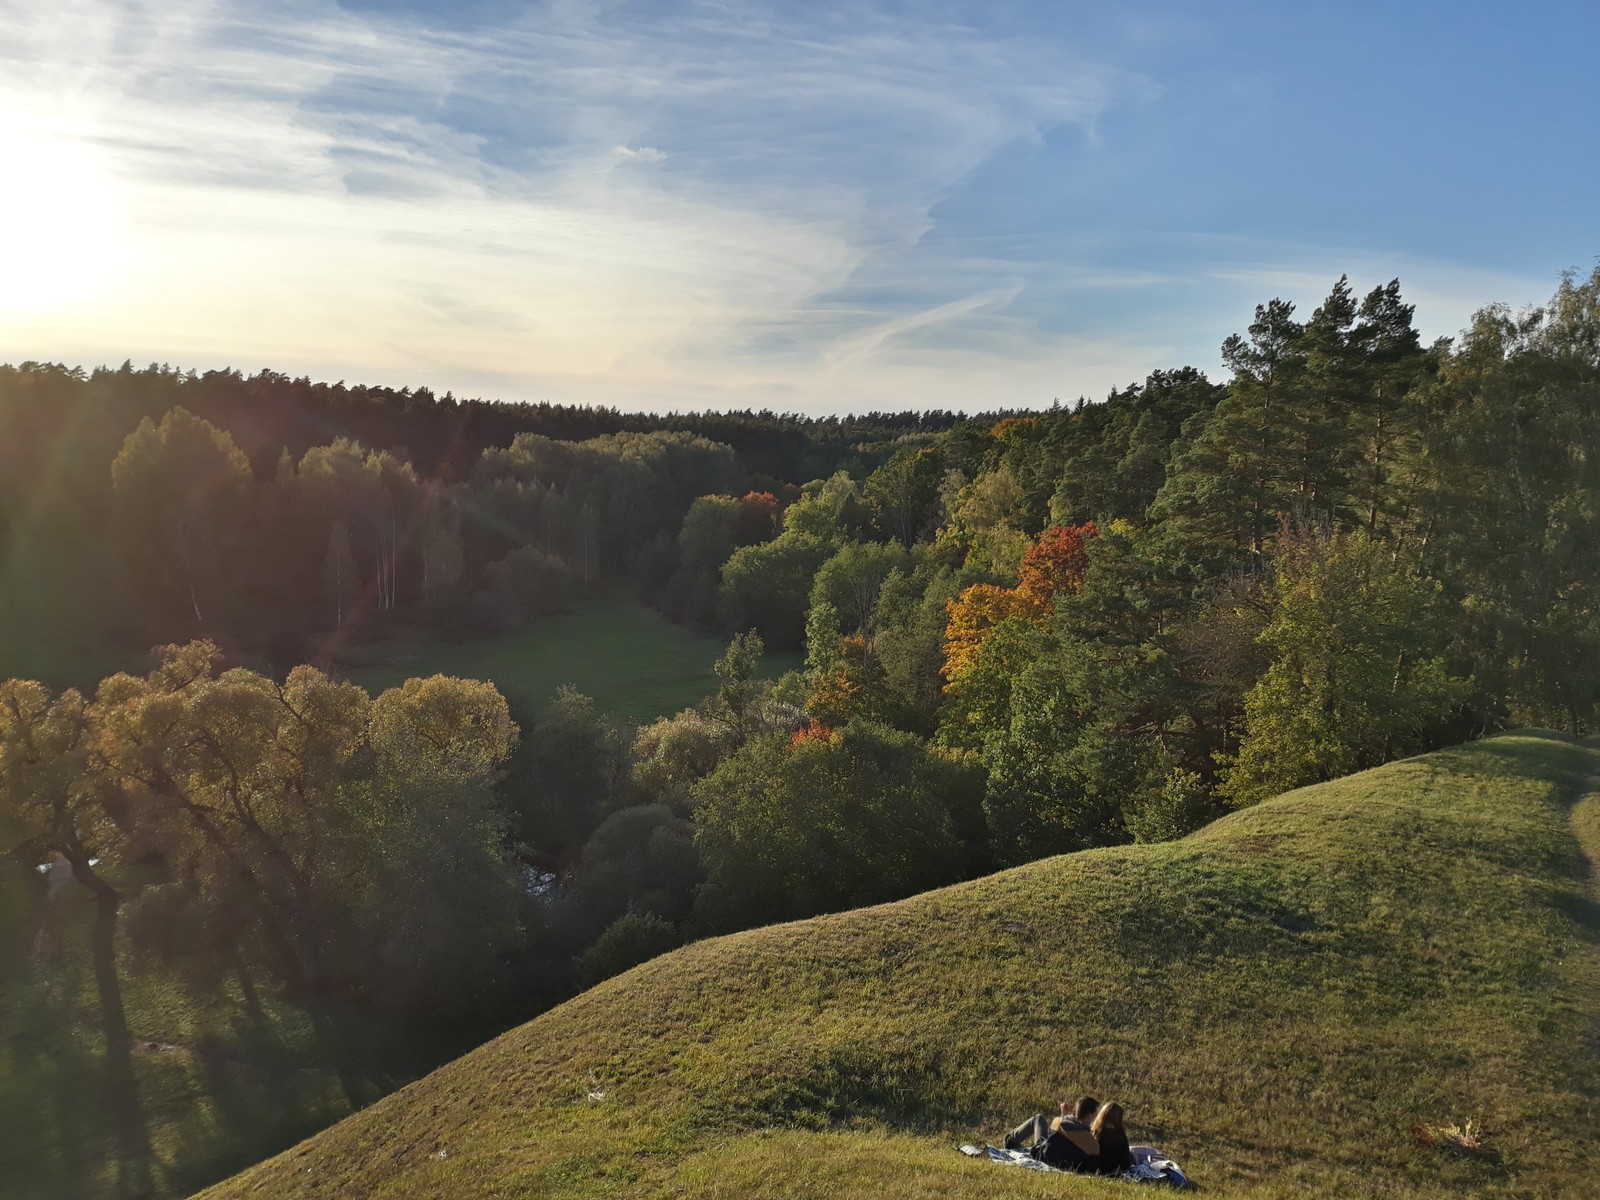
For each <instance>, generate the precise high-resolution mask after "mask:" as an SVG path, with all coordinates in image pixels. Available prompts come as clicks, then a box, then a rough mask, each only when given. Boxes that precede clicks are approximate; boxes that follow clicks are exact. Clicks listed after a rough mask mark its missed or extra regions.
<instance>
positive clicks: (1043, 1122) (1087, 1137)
mask: <svg viewBox="0 0 1600 1200" xmlns="http://www.w3.org/2000/svg"><path fill="white" fill-rule="evenodd" d="M1099 1107H1100V1103H1099V1101H1097V1100H1095V1099H1094V1098H1093V1097H1092V1096H1080V1097H1079V1098H1078V1100H1077V1102H1076V1103H1073V1102H1071V1101H1068V1100H1063V1101H1062V1102H1061V1115H1060V1116H1058V1117H1054V1118H1046V1117H1045V1115H1044V1114H1043V1113H1038V1114H1036V1115H1035V1116H1032V1117H1030V1118H1029V1119H1028V1120H1026V1121H1024V1122H1023V1123H1022V1124H1021V1125H1018V1126H1017V1127H1016V1128H1015V1129H1013V1130H1012V1131H1011V1132H1010V1133H1008V1134H1006V1140H1005V1148H1006V1149H1007V1150H1022V1149H1026V1150H1027V1151H1028V1153H1029V1154H1031V1155H1032V1156H1033V1157H1034V1158H1036V1159H1038V1160H1039V1161H1040V1162H1042V1163H1044V1164H1045V1165H1047V1166H1051V1167H1059V1168H1061V1169H1062V1170H1064V1171H1084V1172H1093V1171H1096V1170H1098V1169H1099V1167H1100V1144H1099V1143H1098V1142H1097V1141H1095V1138H1094V1134H1092V1133H1090V1132H1089V1126H1088V1125H1087V1124H1085V1123H1084V1122H1083V1121H1082V1120H1081V1119H1080V1118H1079V1117H1078V1114H1079V1113H1080V1112H1082V1111H1084V1110H1087V1111H1088V1113H1089V1115H1090V1116H1091V1117H1092V1116H1093V1115H1094V1113H1095V1112H1096V1111H1097V1110H1098V1109H1099Z"/></svg>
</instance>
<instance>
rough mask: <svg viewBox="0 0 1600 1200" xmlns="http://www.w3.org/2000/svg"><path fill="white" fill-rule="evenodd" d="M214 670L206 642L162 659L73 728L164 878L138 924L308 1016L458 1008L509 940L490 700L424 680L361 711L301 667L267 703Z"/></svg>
mask: <svg viewBox="0 0 1600 1200" xmlns="http://www.w3.org/2000/svg"><path fill="white" fill-rule="evenodd" d="M216 662H217V652H216V649H215V647H214V646H211V645H209V644H207V643H192V644H190V645H188V646H184V647H171V648H169V649H168V651H167V652H166V654H165V656H164V658H163V661H162V663H161V665H160V666H159V667H158V668H157V669H156V671H154V672H152V673H151V674H150V675H149V676H148V677H145V678H139V677H135V676H130V675H118V676H113V677H112V678H110V679H107V680H106V681H104V682H103V683H102V684H101V686H100V689H99V691H98V693H97V694H96V698H95V702H94V705H93V706H92V709H91V713H90V719H91V721H92V724H93V726H94V739H93V751H94V754H95V757H96V761H97V763H98V764H99V766H98V769H99V770H100V771H102V772H103V773H104V775H105V777H106V779H107V780H108V782H110V783H112V784H114V785H115V786H116V787H118V788H119V789H120V790H121V791H122V793H123V796H124V797H125V800H126V802H127V804H128V806H129V819H130V820H131V821H132V823H133V824H134V826H135V827H137V828H142V829H143V830H144V831H146V832H147V833H148V834H149V835H150V836H151V838H152V839H153V840H154V842H155V843H156V844H159V845H160V846H161V847H162V850H163V857H164V858H165V860H166V865H167V870H168V876H169V878H168V881H167V882H166V883H164V884H161V885H159V886H154V887H150V888H147V889H145V891H144V892H143V893H142V894H141V897H140V900H139V905H138V907H139V908H140V909H144V910H146V915H149V913H151V912H156V913H160V914H163V915H164V916H167V917H171V916H176V915H180V914H181V916H182V918H183V921H184V928H187V929H191V930H198V931H204V936H202V937H194V938H189V939H186V941H187V944H179V945H177V946H176V949H177V951H178V952H179V953H180V954H182V953H189V954H191V955H194V954H201V955H204V954H212V953H216V952H217V951H218V950H219V949H221V948H223V947H227V948H228V950H229V951H230V952H241V953H244V954H246V955H247V956H249V957H250V958H252V959H253V960H254V961H256V962H257V963H259V964H261V965H264V966H266V967H267V968H268V969H269V970H270V971H271V972H272V973H273V974H275V975H276V976H277V977H278V978H279V979H280V980H281V981H282V982H283V983H284V984H285V985H286V987H287V988H288V990H289V992H290V994H291V995H292V996H294V997H296V998H297V999H300V1000H301V1001H303V1002H306V1003H308V1004H309V1003H314V1002H315V1001H316V997H318V996H321V995H324V994H326V993H328V992H330V991H333V992H339V993H343V994H345V995H348V996H353V997H357V998H367V999H371V1000H374V1001H377V1002H381V1003H385V1004H393V1005H399V1006H403V1007H413V1006H424V1007H428V1008H432V1007H435V1006H440V1005H443V1006H449V1005H451V1004H454V1003H459V1002H462V1001H463V1000H464V999H465V998H466V997H465V995H464V994H466V993H470V991H471V984H472V982H473V981H475V980H478V979H480V978H482V977H483V976H484V975H485V974H486V972H487V970H488V968H490V967H491V966H492V963H493V961H494V957H495V955H496V954H497V953H498V952H499V951H500V950H502V949H503V948H505V947H507V946H508V945H509V944H511V943H512V941H513V940H514V939H515V937H516V936H517V916H516V913H517V906H518V886H517V878H516V875H515V873H514V872H513V871H512V870H511V867H510V864H509V862H508V861H507V859H506V857H505V855H504V852H503V849H502V845H503V827H504V822H503V818H502V817H501V816H500V814H499V811H498V809H497V807H496V804H495V798H494V792H493V782H494V777H495V775H496V774H497V772H498V769H499V764H500V763H501V762H502V761H503V760H504V759H505V757H506V755H507V753H508V752H509V750H510V747H511V745H512V743H513V742H514V740H515V737H516V727H515V725H514V724H512V722H511V720H510V717H509V715H508V712H507V710H506V705H505V702H504V700H503V699H502V698H501V697H500V696H499V693H498V692H496V691H495V690H494V688H493V686H492V685H490V684H486V683H482V682H479V681H475V680H452V679H444V678H442V677H435V678H433V679H429V680H411V681H408V683H407V684H406V686H405V687H404V688H397V689H393V690H391V691H390V692H387V693H385V694H384V695H383V696H381V697H379V698H378V700H377V701H376V702H374V701H372V700H370V699H369V698H368V696H367V695H366V693H365V692H363V691H362V690H361V689H360V688H357V687H355V686H353V685H350V684H339V683H335V682H333V681H331V680H329V679H328V678H327V677H326V676H324V675H322V674H321V673H320V672H318V671H316V670H314V669H312V668H310V667H298V668H296V669H295V670H294V671H292V672H290V674H289V677H288V678H287V680H285V681H284V682H283V683H282V684H278V683H275V682H274V681H273V680H271V679H269V678H267V677H265V676H262V675H258V674H256V673H254V672H252V671H247V670H243V669H238V668H236V669H233V670H229V671H225V672H223V673H222V674H220V675H218V674H216V671H215V667H216ZM131 919H134V921H135V923H136V924H138V923H139V922H138V921H137V914H135V916H134V917H133V918H131ZM143 924H144V927H145V928H147V929H149V928H152V927H155V928H157V929H158V931H160V932H164V933H166V934H168V935H170V934H171V932H172V930H171V929H170V928H168V929H165V930H160V929H159V926H160V925H161V924H164V922H157V923H152V922H149V921H146V922H143ZM462 928H471V929H473V930H474V936H473V938H471V939H463V938H462V937H460V934H459V931H460V929H462ZM166 944H167V946H168V948H169V949H172V948H173V947H174V942H173V941H172V940H171V938H170V936H169V937H168V940H167V943H166ZM450 980H454V981H458V982H459V984H460V985H461V986H459V987H458V986H452V985H451V984H450V983H448V982H446V981H450Z"/></svg>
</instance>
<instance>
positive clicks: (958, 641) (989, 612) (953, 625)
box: [944, 583, 1046, 688]
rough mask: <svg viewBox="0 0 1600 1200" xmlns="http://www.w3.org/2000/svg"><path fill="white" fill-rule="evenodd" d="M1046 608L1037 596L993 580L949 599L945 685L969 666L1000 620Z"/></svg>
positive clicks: (1039, 613) (1038, 612)
mask: <svg viewBox="0 0 1600 1200" xmlns="http://www.w3.org/2000/svg"><path fill="white" fill-rule="evenodd" d="M1045 611H1046V610H1045V606H1044V605H1043V604H1042V603H1041V601H1040V599H1039V597H1037V596H1035V595H1032V594H1030V593H1024V592H1022V591H1021V590H1020V589H1018V588H1003V587H996V586H995V585H994V584H992V583H975V584H973V585H972V586H971V587H969V588H968V589H967V590H966V591H964V592H962V593H961V594H960V595H959V596H957V597H956V598H955V599H954V600H952V601H950V607H949V614H950V619H949V621H948V623H947V624H946V625H945V630H944V677H945V681H946V687H947V688H949V687H950V686H953V685H954V684H955V683H956V682H957V681H958V680H959V679H960V678H961V676H962V675H963V674H965V673H966V671H967V669H968V668H969V667H971V666H972V663H973V661H974V660H975V659H976V658H977V655H978V651H979V650H981V649H982V648H983V644H984V643H985V642H986V641H988V640H989V635H990V634H991V633H993V632H994V630H995V627H996V626H998V625H999V624H1000V623H1001V622H1002V621H1006V620H1009V619H1010V618H1012V617H1021V618H1024V619H1027V620H1032V619H1035V618H1038V617H1040V616H1042V615H1043V614H1044V612H1045Z"/></svg>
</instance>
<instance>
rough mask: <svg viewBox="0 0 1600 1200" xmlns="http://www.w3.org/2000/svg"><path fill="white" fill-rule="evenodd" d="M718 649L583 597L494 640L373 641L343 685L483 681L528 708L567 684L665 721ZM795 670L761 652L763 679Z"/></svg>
mask: <svg viewBox="0 0 1600 1200" xmlns="http://www.w3.org/2000/svg"><path fill="white" fill-rule="evenodd" d="M727 647H728V642H727V639H726V638H724V637H713V636H708V635H706V634H704V633H697V632H695V631H694V630H692V629H688V628H686V627H685V626H682V625H674V624H672V622H670V621H668V620H667V619H666V618H665V617H663V616H661V615H660V614H659V613H656V612H652V611H651V610H650V609H648V608H645V607H644V606H643V605H641V604H638V603H636V602H634V601H632V600H622V599H606V600H592V601H589V602H587V603H585V604H583V605H581V606H580V607H579V608H577V609H576V610H575V611H573V612H570V613H562V614H560V615H557V616H552V617H540V618H539V619H537V620H535V621H533V622H531V623H530V624H529V625H528V626H527V627H526V628H524V629H519V630H517V631H516V632H514V633H507V634H501V635H499V636H496V637H484V638H474V639H470V640H466V641H449V640H445V639H430V640H428V641H425V642H421V643H416V644H412V645H406V646H391V645H387V644H382V643H379V644H376V645H374V646H373V647H370V648H368V649H367V651H366V653H367V654H369V655H371V656H375V657H376V658H377V659H378V661H374V662H372V663H371V665H368V666H361V667H356V668H353V669H352V670H351V671H350V678H351V680H352V681H353V682H355V683H359V684H360V685H361V686H362V687H364V688H366V689H367V690H368V691H370V692H372V693H373V694H374V695H376V694H377V693H378V692H380V691H383V690H384V689H385V688H391V687H397V686H399V685H400V684H402V683H404V682H405V681H406V680H407V679H409V678H411V677H412V676H417V675H424V676H425V675H436V674H442V675H458V676H461V677H463V678H466V679H488V680H491V681H492V682H493V683H494V684H495V685H496V686H497V687H499V688H500V690H501V691H503V692H507V693H512V692H515V693H520V694H521V695H524V696H526V697H527V698H528V699H529V700H532V701H533V702H535V703H543V702H544V701H546V700H548V699H549V698H550V697H551V696H552V695H554V694H555V691H556V689H557V688H558V687H560V686H561V685H562V684H570V685H571V686H572V687H575V688H577V689H578V690H579V691H580V692H582V693H583V694H584V695H586V696H592V697H593V698H594V700H595V703H596V704H598V705H599V706H600V708H602V709H603V710H605V711H607V712H609V713H612V714H613V715H615V716H618V717H621V718H624V719H626V720H632V721H641V722H643V721H652V720H654V719H655V718H657V717H664V716H670V715H671V714H673V713H676V712H679V711H681V710H682V709H685V708H687V707H689V706H690V705H691V704H694V703H695V702H696V701H697V700H699V699H701V698H702V697H703V696H705V695H706V694H707V693H708V692H712V691H715V690H716V680H715V679H714V678H713V677H712V674H711V664H712V663H714V662H716V660H717V659H718V657H720V656H721V654H722V652H723V651H724V650H726V649H727ZM799 665H800V656H799V655H796V654H768V655H767V656H766V657H765V658H763V660H762V673H763V674H764V675H766V676H767V677H769V678H776V677H777V676H778V675H781V674H782V673H783V672H784V671H787V670H790V669H791V668H795V667H798V666H799Z"/></svg>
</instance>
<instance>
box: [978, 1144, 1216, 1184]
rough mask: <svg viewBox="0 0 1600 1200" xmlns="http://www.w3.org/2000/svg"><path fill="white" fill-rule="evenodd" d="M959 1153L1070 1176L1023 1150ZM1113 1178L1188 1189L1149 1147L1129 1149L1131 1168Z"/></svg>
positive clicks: (1174, 1168) (1175, 1170)
mask: <svg viewBox="0 0 1600 1200" xmlns="http://www.w3.org/2000/svg"><path fill="white" fill-rule="evenodd" d="M960 1149H961V1153H963V1154H965V1155H967V1156H968V1157H969V1158H987V1159H988V1160H989V1161H990V1162H997V1163H1005V1164H1006V1165H1007V1166H1011V1167H1021V1168H1023V1169H1024V1170H1027V1171H1050V1172H1052V1173H1054V1174H1057V1175H1071V1174H1074V1172H1072V1171H1063V1170H1062V1169H1061V1168H1060V1167H1052V1166H1050V1165H1049V1164H1048V1163H1042V1162H1040V1161H1039V1160H1038V1159H1036V1158H1034V1157H1033V1155H1031V1154H1029V1153H1028V1152H1027V1151H1026V1150H1002V1149H1000V1148H999V1147H998V1146H989V1145H985V1146H981V1147H979V1146H970V1145H969V1146H962V1147H961V1148H960ZM1115 1178H1118V1179H1121V1180H1123V1181H1125V1182H1127V1183H1164V1184H1166V1185H1167V1186H1168V1187H1179V1188H1181V1187H1188V1186H1189V1177H1188V1176H1187V1175H1185V1174H1184V1173H1183V1169H1182V1168H1181V1167H1179V1166H1178V1164H1177V1163H1175V1162H1173V1161H1172V1160H1171V1159H1170V1158H1168V1157H1167V1156H1166V1155H1165V1154H1163V1153H1161V1151H1159V1150H1157V1149H1155V1148H1154V1147H1153V1146H1135V1147H1133V1167H1132V1169H1130V1170H1127V1171H1124V1172H1123V1173H1122V1174H1121V1175H1118V1176H1116V1177H1115Z"/></svg>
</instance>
